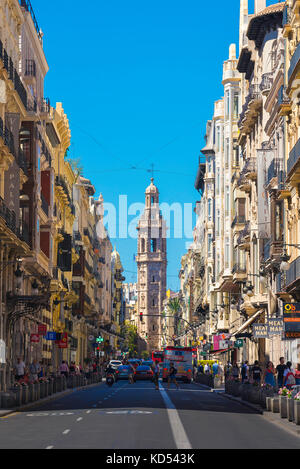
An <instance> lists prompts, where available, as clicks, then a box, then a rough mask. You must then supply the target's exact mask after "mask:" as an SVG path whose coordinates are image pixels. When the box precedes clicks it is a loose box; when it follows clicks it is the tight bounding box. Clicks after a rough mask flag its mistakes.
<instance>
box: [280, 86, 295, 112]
mask: <svg viewBox="0 0 300 469" xmlns="http://www.w3.org/2000/svg"><path fill="white" fill-rule="evenodd" d="M278 104H279V115H280V116H287V115H288V114H289V113H290V112H291V109H292V106H291V101H290V98H289V96H288V94H287V92H286V88H285V87H284V86H283V85H282V86H281V87H280V88H279V91H278Z"/></svg>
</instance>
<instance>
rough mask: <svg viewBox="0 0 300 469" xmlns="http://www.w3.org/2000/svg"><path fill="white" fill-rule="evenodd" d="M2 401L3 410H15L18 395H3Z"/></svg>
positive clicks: (10, 393)
mask: <svg viewBox="0 0 300 469" xmlns="http://www.w3.org/2000/svg"><path fill="white" fill-rule="evenodd" d="M1 401H2V404H1V405H2V408H3V409H13V408H14V407H16V395H15V393H14V392H4V393H2V398H1Z"/></svg>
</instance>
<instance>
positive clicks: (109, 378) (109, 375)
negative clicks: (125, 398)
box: [106, 373, 116, 386]
mask: <svg viewBox="0 0 300 469" xmlns="http://www.w3.org/2000/svg"><path fill="white" fill-rule="evenodd" d="M115 380H116V379H115V376H114V374H113V373H107V375H106V384H107V385H108V386H112V385H113V384H114V382H115Z"/></svg>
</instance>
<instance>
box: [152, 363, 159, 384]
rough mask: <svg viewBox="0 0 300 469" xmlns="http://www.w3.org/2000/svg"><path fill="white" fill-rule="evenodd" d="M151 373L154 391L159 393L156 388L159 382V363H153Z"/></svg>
mask: <svg viewBox="0 0 300 469" xmlns="http://www.w3.org/2000/svg"><path fill="white" fill-rule="evenodd" d="M153 368H154V369H153V372H154V384H155V390H156V391H159V387H158V380H159V373H160V368H159V362H158V361H157V362H156V363H155V366H154V367H153Z"/></svg>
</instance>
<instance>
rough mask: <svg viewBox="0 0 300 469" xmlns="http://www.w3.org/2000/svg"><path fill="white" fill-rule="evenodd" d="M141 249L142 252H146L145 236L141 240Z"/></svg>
mask: <svg viewBox="0 0 300 469" xmlns="http://www.w3.org/2000/svg"><path fill="white" fill-rule="evenodd" d="M141 250H142V252H145V239H144V238H142V240H141Z"/></svg>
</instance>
